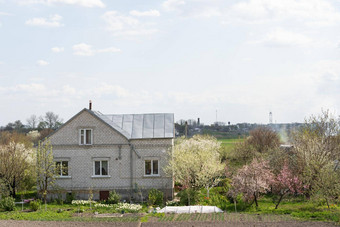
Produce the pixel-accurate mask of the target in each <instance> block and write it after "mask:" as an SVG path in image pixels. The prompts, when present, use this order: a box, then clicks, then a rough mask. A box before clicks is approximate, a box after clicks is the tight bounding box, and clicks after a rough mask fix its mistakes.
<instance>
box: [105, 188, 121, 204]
mask: <svg viewBox="0 0 340 227" xmlns="http://www.w3.org/2000/svg"><path fill="white" fill-rule="evenodd" d="M119 201H120V195H119V194H118V193H117V192H116V191H115V190H112V191H111V192H110V193H109V197H108V198H107V203H108V204H117V203H119Z"/></svg>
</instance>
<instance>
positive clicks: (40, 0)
mask: <svg viewBox="0 0 340 227" xmlns="http://www.w3.org/2000/svg"><path fill="white" fill-rule="evenodd" d="M17 2H18V3H19V4H20V5H31V4H45V5H51V4H58V3H61V4H67V5H77V6H82V7H88V8H93V7H100V8H104V7H105V4H104V3H103V2H102V1H101V0H18V1H17Z"/></svg>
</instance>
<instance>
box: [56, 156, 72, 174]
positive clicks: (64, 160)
mask: <svg viewBox="0 0 340 227" xmlns="http://www.w3.org/2000/svg"><path fill="white" fill-rule="evenodd" d="M57 162H61V165H63V162H68V163H67V166H68V170H67V173H68V175H67V176H63V175H59V174H56V178H60V179H67V178H72V177H71V175H70V160H68V159H57V160H54V163H57Z"/></svg>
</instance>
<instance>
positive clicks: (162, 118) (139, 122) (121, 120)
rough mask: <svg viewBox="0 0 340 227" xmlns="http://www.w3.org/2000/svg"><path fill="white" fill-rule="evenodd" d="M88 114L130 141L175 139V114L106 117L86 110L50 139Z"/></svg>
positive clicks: (113, 115)
mask: <svg viewBox="0 0 340 227" xmlns="http://www.w3.org/2000/svg"><path fill="white" fill-rule="evenodd" d="M84 111H86V112H88V113H90V114H91V115H92V116H94V117H96V118H97V119H99V120H101V121H102V122H104V123H105V124H106V125H108V126H109V127H111V128H112V129H114V130H115V131H117V132H119V133H120V134H122V135H123V136H124V137H126V138H127V139H128V140H129V139H154V138H155V139H156V138H158V139H159V138H173V137H174V114H170V113H156V114H109V115H104V114H102V113H100V112H99V111H93V110H89V109H86V108H84V109H83V110H81V111H80V112H79V113H77V114H76V115H74V116H73V117H72V118H71V119H69V120H68V121H67V122H65V123H64V124H63V125H62V126H61V127H59V128H58V129H57V130H56V131H54V132H52V133H51V134H50V135H48V137H50V136H52V135H53V134H55V133H56V132H57V131H59V130H60V129H61V128H63V127H64V126H65V125H66V124H68V123H69V122H71V121H72V120H73V119H75V118H76V117H77V116H79V115H80V114H81V113H82V112H84Z"/></svg>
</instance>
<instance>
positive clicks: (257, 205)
mask: <svg viewBox="0 0 340 227" xmlns="http://www.w3.org/2000/svg"><path fill="white" fill-rule="evenodd" d="M254 201H255V204H256V207H259V204H258V202H257V197H256V193H255V192H254Z"/></svg>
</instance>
